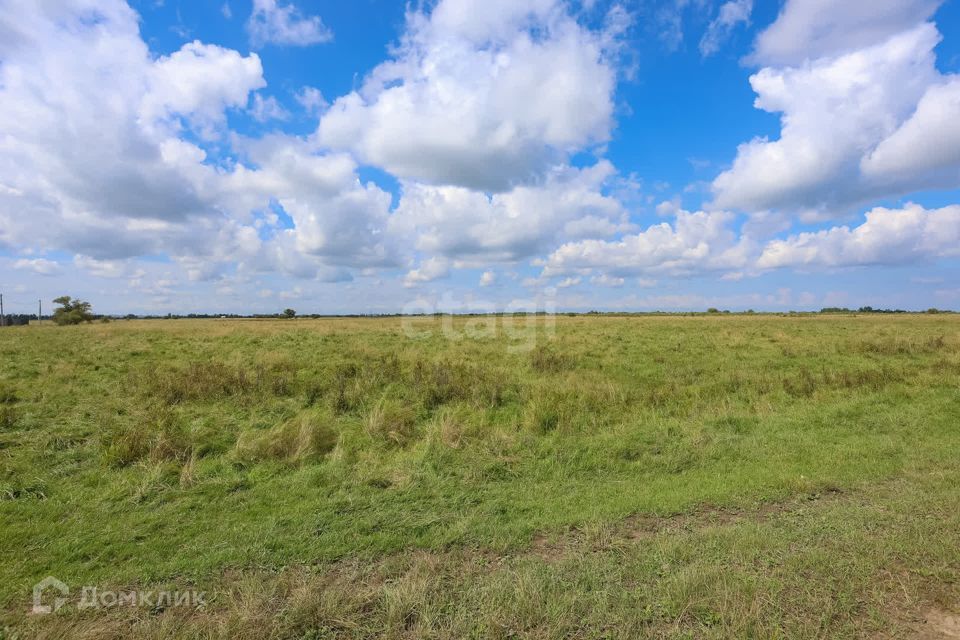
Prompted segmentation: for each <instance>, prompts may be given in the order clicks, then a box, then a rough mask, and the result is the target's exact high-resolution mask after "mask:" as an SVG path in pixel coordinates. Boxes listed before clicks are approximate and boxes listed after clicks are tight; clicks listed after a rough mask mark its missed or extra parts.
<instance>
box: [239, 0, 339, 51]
mask: <svg viewBox="0 0 960 640" xmlns="http://www.w3.org/2000/svg"><path fill="white" fill-rule="evenodd" d="M247 33H249V34H250V42H251V43H252V44H253V46H254V47H263V46H264V45H267V44H276V45H292V46H300V47H303V46H308V45H312V44H319V43H321V42H329V41H330V40H333V32H332V31H331V30H330V29H328V28H327V26H326V25H324V24H323V21H322V20H321V19H320V17H319V16H304V15H303V14H302V13H301V12H300V10H299V9H298V8H297V7H296V6H294V5H293V4H286V5H284V4H280V2H278V0H253V13H251V14H250V18H249V20H247Z"/></svg>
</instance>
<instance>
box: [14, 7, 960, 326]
mask: <svg viewBox="0 0 960 640" xmlns="http://www.w3.org/2000/svg"><path fill="white" fill-rule="evenodd" d="M958 276H960V1H958V0H946V1H944V0H873V1H872V2H870V3H866V2H848V1H846V0H785V1H782V2H781V1H777V0H649V1H648V0H429V1H421V2H402V1H387V0H352V1H351V2H343V1H342V0H209V1H208V0H131V2H130V3H127V2H123V1H122V0H0V293H3V296H4V298H3V299H4V308H5V311H6V312H7V313H34V312H35V310H36V308H37V301H38V300H43V302H44V305H45V307H47V308H49V307H50V306H51V304H50V301H52V299H53V298H55V297H58V296H60V295H72V296H74V297H79V298H82V299H85V300H89V301H90V302H92V303H93V307H94V310H95V311H97V312H100V313H110V314H126V313H138V314H147V313H149V314H166V313H174V314H186V313H241V314H248V313H275V312H279V311H281V310H282V309H284V308H288V307H289V308H293V309H295V310H297V311H298V312H300V313H301V314H306V313H322V314H339V313H397V312H404V313H419V312H435V311H452V312H467V311H510V310H534V309H537V310H558V311H588V310H609V311H654V310H662V311H675V310H704V309H706V308H708V307H716V308H721V309H730V310H734V311H736V310H746V309H755V310H758V311H760V310H767V311H786V310H816V309H820V308H822V307H834V306H842V307H854V308H855V307H859V306H864V305H870V306H873V307H882V308H903V309H918V310H919V309H926V308H929V307H937V308H941V309H960V279H958Z"/></svg>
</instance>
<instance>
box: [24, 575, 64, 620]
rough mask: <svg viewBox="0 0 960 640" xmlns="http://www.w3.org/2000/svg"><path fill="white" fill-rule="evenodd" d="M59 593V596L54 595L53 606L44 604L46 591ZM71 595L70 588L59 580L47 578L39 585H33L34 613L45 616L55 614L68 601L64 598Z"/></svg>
mask: <svg viewBox="0 0 960 640" xmlns="http://www.w3.org/2000/svg"><path fill="white" fill-rule="evenodd" d="M48 590H52V591H59V595H54V598H53V604H52V605H50V604H43V600H44V597H43V594H44V592H45V591H48ZM69 594H70V587H68V586H67V585H66V584H64V583H63V582H61V581H60V580H57V579H56V578H54V577H53V576H47V577H46V578H44V579H43V580H41V581H40V582H38V583H37V584H35V585H33V613H34V614H44V613H53V612H54V611H56V610H57V609H59V608H60V607H62V606H63V605H64V604H66V602H67V599H66V598H64V597H62V596H66V595H69Z"/></svg>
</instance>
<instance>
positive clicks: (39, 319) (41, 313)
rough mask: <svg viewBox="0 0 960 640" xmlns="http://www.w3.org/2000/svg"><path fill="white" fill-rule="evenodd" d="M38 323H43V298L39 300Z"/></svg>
mask: <svg viewBox="0 0 960 640" xmlns="http://www.w3.org/2000/svg"><path fill="white" fill-rule="evenodd" d="M37 324H43V300H37Z"/></svg>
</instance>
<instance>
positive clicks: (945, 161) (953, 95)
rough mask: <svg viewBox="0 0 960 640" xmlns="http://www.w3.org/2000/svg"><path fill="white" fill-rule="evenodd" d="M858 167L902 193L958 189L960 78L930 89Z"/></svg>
mask: <svg viewBox="0 0 960 640" xmlns="http://www.w3.org/2000/svg"><path fill="white" fill-rule="evenodd" d="M860 166H861V170H862V171H863V173H864V175H866V176H869V177H870V178H871V179H874V180H875V181H877V182H881V181H882V182H884V183H887V184H896V185H902V187H901V188H902V189H907V188H911V187H916V186H925V187H926V186H928V187H946V188H952V187H956V186H957V185H960V76H955V75H952V76H946V77H945V78H944V81H943V82H942V83H940V84H935V85H933V86H931V87H930V88H929V89H928V90H927V92H926V93H925V94H924V96H923V97H922V98H921V99H920V103H919V104H918V105H917V109H916V111H915V112H914V113H913V115H911V116H910V118H909V119H908V120H907V121H906V122H904V123H903V124H902V125H901V126H900V128H899V129H897V130H896V131H894V132H893V134H892V135H890V136H889V137H888V138H886V139H885V140H883V141H882V142H881V143H880V144H879V145H877V147H876V148H875V149H874V150H873V152H872V153H870V155H868V156H866V157H865V158H863V160H862V161H861V163H860Z"/></svg>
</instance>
